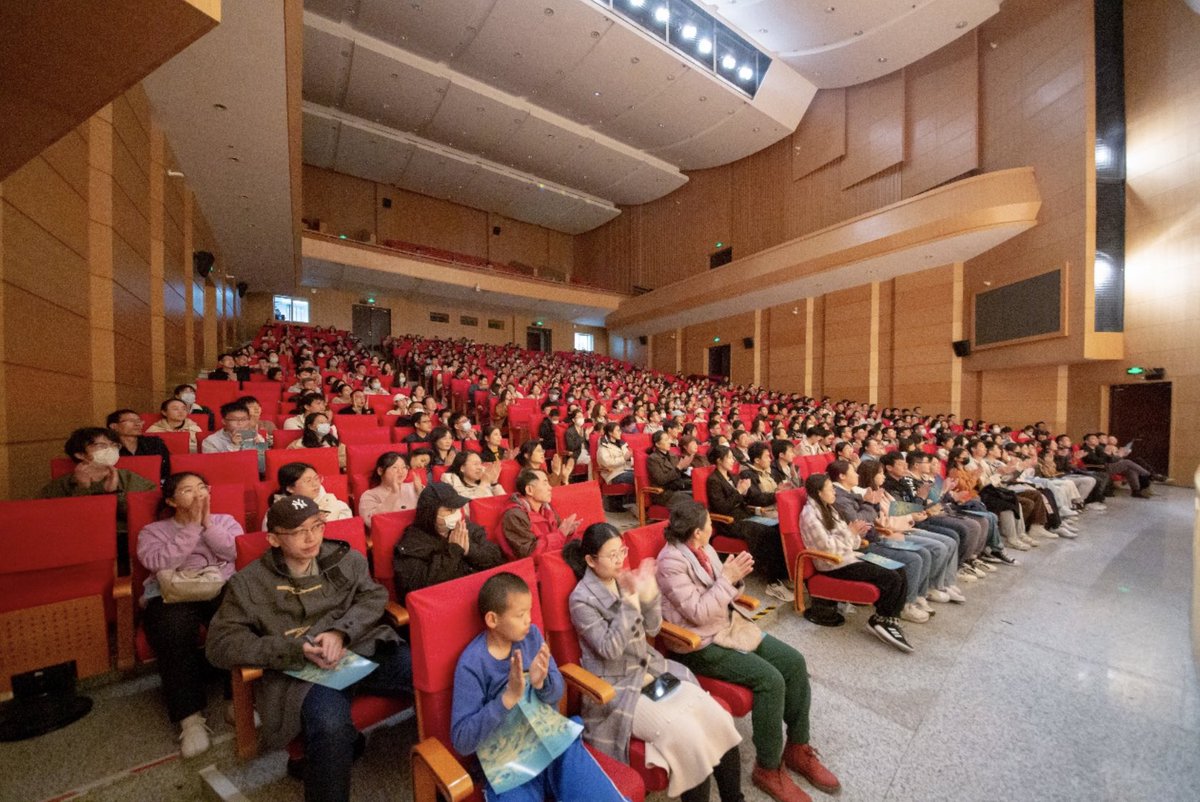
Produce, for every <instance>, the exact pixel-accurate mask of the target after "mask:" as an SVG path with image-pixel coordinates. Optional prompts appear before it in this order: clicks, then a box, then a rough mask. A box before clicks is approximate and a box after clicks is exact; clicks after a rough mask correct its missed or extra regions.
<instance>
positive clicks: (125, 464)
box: [50, 447, 187, 484]
mask: <svg viewBox="0 0 1200 802" xmlns="http://www.w3.org/2000/svg"><path fill="white" fill-rule="evenodd" d="M184 450H185V452H186V450H187V449H186V447H185V449H184ZM117 467H118V468H123V469H125V470H127V471H132V472H133V473H136V474H137V475H138V476H142V477H145V478H146V479H148V480H149V481H151V482H154V484H158V483H159V481H160V480H161V479H162V457H159V456H154V455H151V456H148V457H121V458H120V459H119V460H117ZM74 470H75V461H74V460H72V459H71V458H70V457H55V458H54V459H52V460H50V478H51V479H57V478H58V477H60V476H66V475H67V474H69V473H71V472H72V471H74Z"/></svg>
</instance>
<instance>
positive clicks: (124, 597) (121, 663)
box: [112, 576, 136, 671]
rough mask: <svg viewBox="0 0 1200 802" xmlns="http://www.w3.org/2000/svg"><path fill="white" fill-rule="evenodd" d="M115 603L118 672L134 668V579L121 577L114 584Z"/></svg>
mask: <svg viewBox="0 0 1200 802" xmlns="http://www.w3.org/2000/svg"><path fill="white" fill-rule="evenodd" d="M112 593H113V601H114V602H115V603H116V607H117V670H118V671H128V670H129V669H131V668H133V664H134V662H135V661H134V654H133V641H134V638H135V637H136V636H135V634H134V631H133V578H132V577H128V576H119V577H117V578H116V580H115V581H114V582H113V591H112Z"/></svg>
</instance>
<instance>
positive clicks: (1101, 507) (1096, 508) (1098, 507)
mask: <svg viewBox="0 0 1200 802" xmlns="http://www.w3.org/2000/svg"><path fill="white" fill-rule="evenodd" d="M1083 508H1084V509H1085V510H1091V511H1092V512H1104V511H1105V510H1107V509H1108V505H1107V504H1103V503H1101V502H1099V501H1093V502H1092V503H1091V504H1085V505H1083Z"/></svg>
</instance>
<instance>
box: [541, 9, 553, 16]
mask: <svg viewBox="0 0 1200 802" xmlns="http://www.w3.org/2000/svg"><path fill="white" fill-rule="evenodd" d="M542 13H543V14H545V15H546V16H547V17H553V16H554V9H552V8H544V9H542Z"/></svg>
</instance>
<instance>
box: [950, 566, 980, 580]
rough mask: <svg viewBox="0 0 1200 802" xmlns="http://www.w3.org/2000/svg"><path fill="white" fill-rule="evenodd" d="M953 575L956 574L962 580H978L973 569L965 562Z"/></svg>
mask: <svg viewBox="0 0 1200 802" xmlns="http://www.w3.org/2000/svg"><path fill="white" fill-rule="evenodd" d="M955 576H957V577H958V578H959V579H960V580H962V581H963V582H978V581H979V577H978V576H976V575H975V571H974V570H973V569H972V568H971V567H970V566H968V565H965V564H964V565H963V566H961V567H960V568H959V569H958V573H957V574H955Z"/></svg>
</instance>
